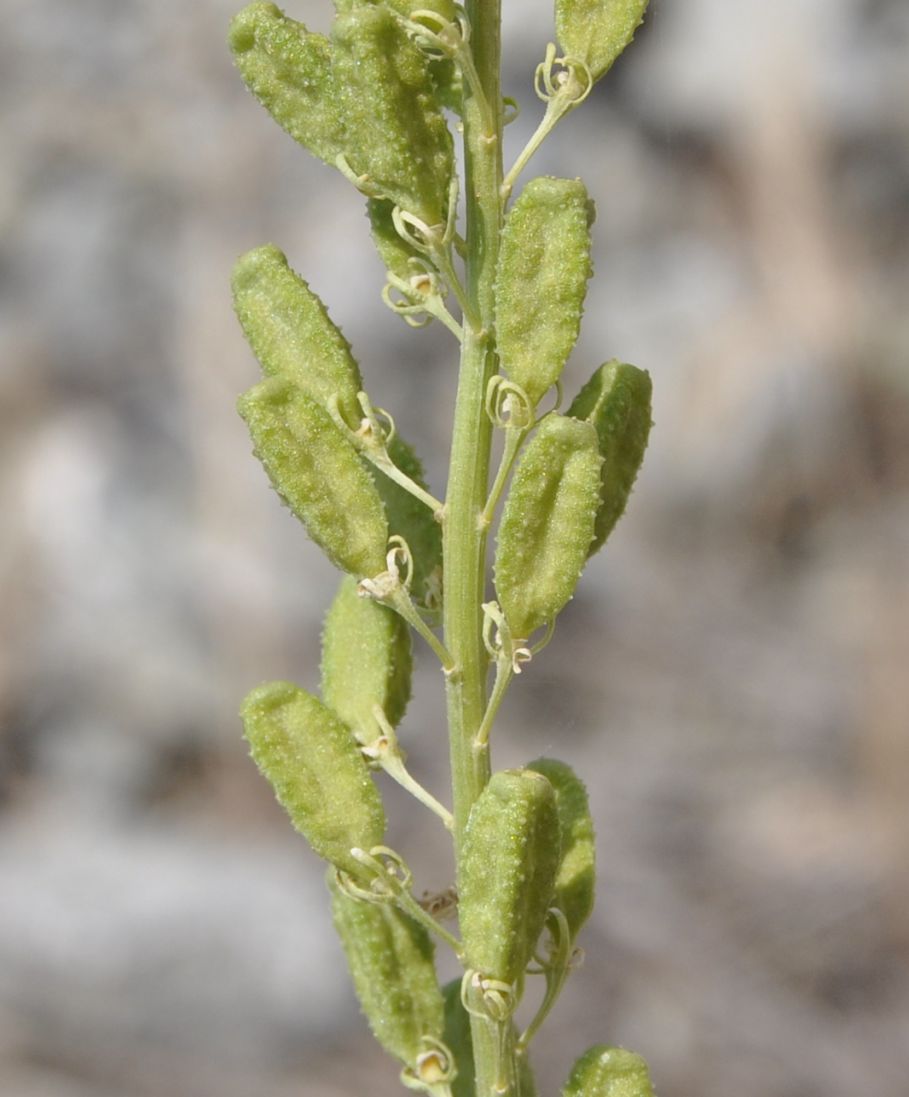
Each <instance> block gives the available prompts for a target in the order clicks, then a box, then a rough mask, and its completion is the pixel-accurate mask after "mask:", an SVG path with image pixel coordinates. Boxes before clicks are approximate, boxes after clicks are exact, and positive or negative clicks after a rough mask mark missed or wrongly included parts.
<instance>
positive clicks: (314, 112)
mask: <svg viewBox="0 0 909 1097" xmlns="http://www.w3.org/2000/svg"><path fill="white" fill-rule="evenodd" d="M228 41H229V43H230V48H231V50H232V52H233V55H234V61H235V62H236V65H237V68H238V69H239V70H240V74H241V76H242V77H243V79H244V81H245V82H246V85H247V87H248V88H249V90H250V91H251V92H252V93H253V95H255V97H256V98H257V99H258V100H259V102H260V103H261V104H262V105H263V106H264V107H265V109H266V110H267V111H268V112H269V113H270V114H271V116H272V117H273V118H274V119H275V121H276V122H277V123H278V124H279V125H280V126H281V127H282V129H284V130H286V131H287V132H288V133H289V134H290V136H291V137H293V138H294V140H295V141H299V143H300V144H301V145H303V146H304V147H305V148H307V149H309V151H310V152H311V153H313V155H314V156H317V157H318V158H319V159H320V160H324V161H325V162H326V163H328V164H334V163H335V161H336V159H337V157H338V156H339V154H340V153H342V152H343V151H344V125H343V115H342V113H341V109H340V104H339V100H338V89H337V86H336V83H335V80H334V75H333V71H332V57H331V44H330V43H329V41H328V39H327V38H325V37H324V35H321V34H314V33H313V32H311V31H308V30H307V29H306V27H305V26H304V25H303V24H302V23H298V22H296V21H295V20H293V19H289V18H288V17H287V16H286V15H285V14H284V13H283V12H282V11H281V10H280V8H278V7H276V6H275V5H274V4H262V3H257V4H250V5H249V6H248V7H245V8H244V9H243V10H242V11H241V12H240V13H239V14H238V15H236V16H235V17H234V19H233V21H232V23H231V25H230V32H229V35H228Z"/></svg>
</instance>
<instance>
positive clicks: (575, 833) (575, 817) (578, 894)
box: [527, 758, 596, 941]
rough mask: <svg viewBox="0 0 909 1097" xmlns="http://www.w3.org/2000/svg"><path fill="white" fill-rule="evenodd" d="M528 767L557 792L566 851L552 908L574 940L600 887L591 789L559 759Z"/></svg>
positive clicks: (563, 849)
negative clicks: (556, 910) (590, 799)
mask: <svg viewBox="0 0 909 1097" xmlns="http://www.w3.org/2000/svg"><path fill="white" fill-rule="evenodd" d="M527 768H528V769H532V770H533V771H534V772H535V773H542V774H543V776H544V777H545V778H546V779H547V780H548V781H549V783H550V784H551V785H552V787H553V789H554V791H555V798H556V811H557V812H558V815H559V835H560V837H561V850H562V852H561V855H560V857H559V870H558V872H557V873H556V880H555V889H554V895H553V902H552V905H553V906H555V907H558V909H559V910H560V911H561V912H562V913H563V914H564V915H565V920H566V921H567V922H568V929H569V930H570V932H571V939H572V941H573V940H574V939H575V938H576V937H577V935H578V930H579V929H580V928H581V926H582V925H583V924H584V923H585V922H586V921H587V919H588V918H589V917H590V915H591V912H592V911H593V901H594V888H595V884H596V863H595V849H594V837H593V819H591V817H590V806H589V804H588V802H587V789H586V788H584V782H583V781H582V780H581V779H580V778H579V777H577V776H576V775H575V772H574V770H573V769H572V768H571V766H568V765H566V764H565V763H564V762H559V761H557V760H556V759H555V758H538V759H537V760H536V761H535V762H531V763H530V764H529V765H528V767H527Z"/></svg>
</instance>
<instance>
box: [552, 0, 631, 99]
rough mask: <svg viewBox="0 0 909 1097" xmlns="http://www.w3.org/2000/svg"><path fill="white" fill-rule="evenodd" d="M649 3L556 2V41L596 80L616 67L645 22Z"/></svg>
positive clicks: (619, 0) (623, 0) (612, 0)
mask: <svg viewBox="0 0 909 1097" xmlns="http://www.w3.org/2000/svg"><path fill="white" fill-rule="evenodd" d="M646 8H647V0H556V3H555V18H556V37H557V38H558V40H559V45H560V46H561V47H562V50H563V52H564V53H565V56H566V57H569V58H571V59H572V60H574V61H583V62H584V64H585V65H586V66H587V68H588V69H590V75H591V77H592V78H593V79H594V80H599V79H600V77H601V76H604V75H605V74H606V73H607V72H608V71H609V70H610V69H611V68H612V66H613V64H614V62H615V60H616V58H617V57H618V56H619V54H620V53H622V51H623V50H624V49H625V48H626V47H627V46H628V45H630V43H631V40H632V38H634V32H635V31H636V30H637V29H638V27H639V26H640V25H641V23H642V22H643V21H644V12H645V10H646Z"/></svg>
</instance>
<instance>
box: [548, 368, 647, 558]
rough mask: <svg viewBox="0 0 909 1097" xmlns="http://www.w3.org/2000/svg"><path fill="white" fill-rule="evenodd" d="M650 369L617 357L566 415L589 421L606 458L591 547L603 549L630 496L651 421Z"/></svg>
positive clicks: (580, 393) (596, 376) (594, 550)
mask: <svg viewBox="0 0 909 1097" xmlns="http://www.w3.org/2000/svg"><path fill="white" fill-rule="evenodd" d="M652 387H653V386H652V384H651V381H650V374H649V373H647V371H646V370H642V369H637V367H635V366H629V365H626V364H625V363H624V362H618V361H616V360H615V359H613V360H612V361H611V362H607V363H606V364H605V365H603V366H600V368H599V369H598V370H597V371H596V372H595V373H594V375H593V376H592V377H591V378H590V380H589V381H588V382H587V384H586V385H585V386H584V387H583V388H582V389H581V391H580V392H579V393H578V395H577V396H576V397H575V398H574V400H573V401H572V404H571V407H570V408H569V409H568V414H569V415H570V416H571V417H572V418H574V419H583V420H586V422H588V423H591V424H592V425H593V426H594V428H595V429H596V432H597V438H598V439H599V447H600V454H601V456H602V458H603V469H602V481H601V485H600V508H599V510H598V511H597V520H596V529H595V536H594V539H593V543H592V544H591V546H590V555H591V556H592V555H593V554H594V553H595V552H596V551H597V550H598V549H600V548H601V547H602V545H603V543H604V541H605V540H606V538H607V537H608V536H609V534H610V533H611V532H612V530H613V527H614V526H615V524H616V522H618V520H619V519H620V518H621V517H622V515H623V514H624V512H625V506H626V504H627V503H628V497H629V496H630V495H631V489H632V487H633V486H634V481H635V477H636V476H637V474H638V469H639V468H640V467H641V462H642V461H643V460H644V450H646V448H647V439H648V438H649V436H650V428H651V426H652V425H653V424H652V422H651V419H650V412H651V406H650V397H651V392H652Z"/></svg>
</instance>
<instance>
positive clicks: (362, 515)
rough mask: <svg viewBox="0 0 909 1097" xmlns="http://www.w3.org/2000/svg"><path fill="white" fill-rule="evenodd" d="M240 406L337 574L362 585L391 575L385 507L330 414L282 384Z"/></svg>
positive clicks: (273, 476)
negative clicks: (366, 580)
mask: <svg viewBox="0 0 909 1097" xmlns="http://www.w3.org/2000/svg"><path fill="white" fill-rule="evenodd" d="M237 407H238V410H239V412H240V414H241V415H242V416H243V418H244V419H245V420H246V423H247V426H248V427H249V432H250V434H251V435H252V439H253V451H254V453H255V454H256V456H257V457H258V458H259V460H260V461H261V462H262V464H263V465H264V466H265V471H266V472H267V473H268V477H269V479H270V480H271V482H272V485H273V487H274V488H275V490H276V491H277V492H278V494H279V495H280V496H281V498H282V499H283V500H284V501H285V502H286V503H287V505H288V506H289V507H290V509H291V510H292V511H293V513H294V514H295V515H296V516H297V517H298V518H299V519H300V521H301V522H302V523H303V525H304V526H306V531H307V533H308V534H309V536H310V537H311V538H312V539H313V541H315V542H316V544H317V545H319V546H320V548H322V550H323V551H324V552H325V555H326V556H327V557H328V558H329V560H331V562H332V563H333V564H334V565H335V567H338V568H340V569H341V570H342V571H348V572H350V573H351V575H355V576H357V578H362V577H363V576H366V575H368V576H373V575H378V574H380V573H381V572H382V571H384V570H385V551H386V544H387V541H388V523H387V522H386V520H385V510H384V507H383V506H382V500H381V499H380V498H379V493H378V491H377V490H376V486H375V484H374V482H373V480H372V477H371V476H370V474H369V472H368V471H367V470H366V468H365V466H364V464H363V462H362V460H361V459H360V457H359V455H358V454H357V452H356V450H355V449H354V448H353V446H352V445H351V444H350V443H349V442H348V441H347V439H346V438H345V437H344V435H343V434H342V433H341V431H340V430H339V429H338V427H337V426H336V424H335V422H334V420H333V419H332V418H331V416H330V415H329V414H328V412H327V411H326V410H325V409H324V408H323V407H321V406H320V405H319V404H317V403H316V401H315V400H313V399H312V397H311V396H307V395H306V393H305V392H302V391H301V390H300V389H299V388H297V387H296V385H292V384H290V383H289V382H288V381H285V380H284V379H283V378H280V377H272V378H269V379H268V380H267V381H262V382H260V383H259V384H258V385H255V386H254V387H253V388H251V389H250V390H249V391H248V392H246V393H244V394H243V395H242V396H241V397H240V399H239V401H238V403H237Z"/></svg>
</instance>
